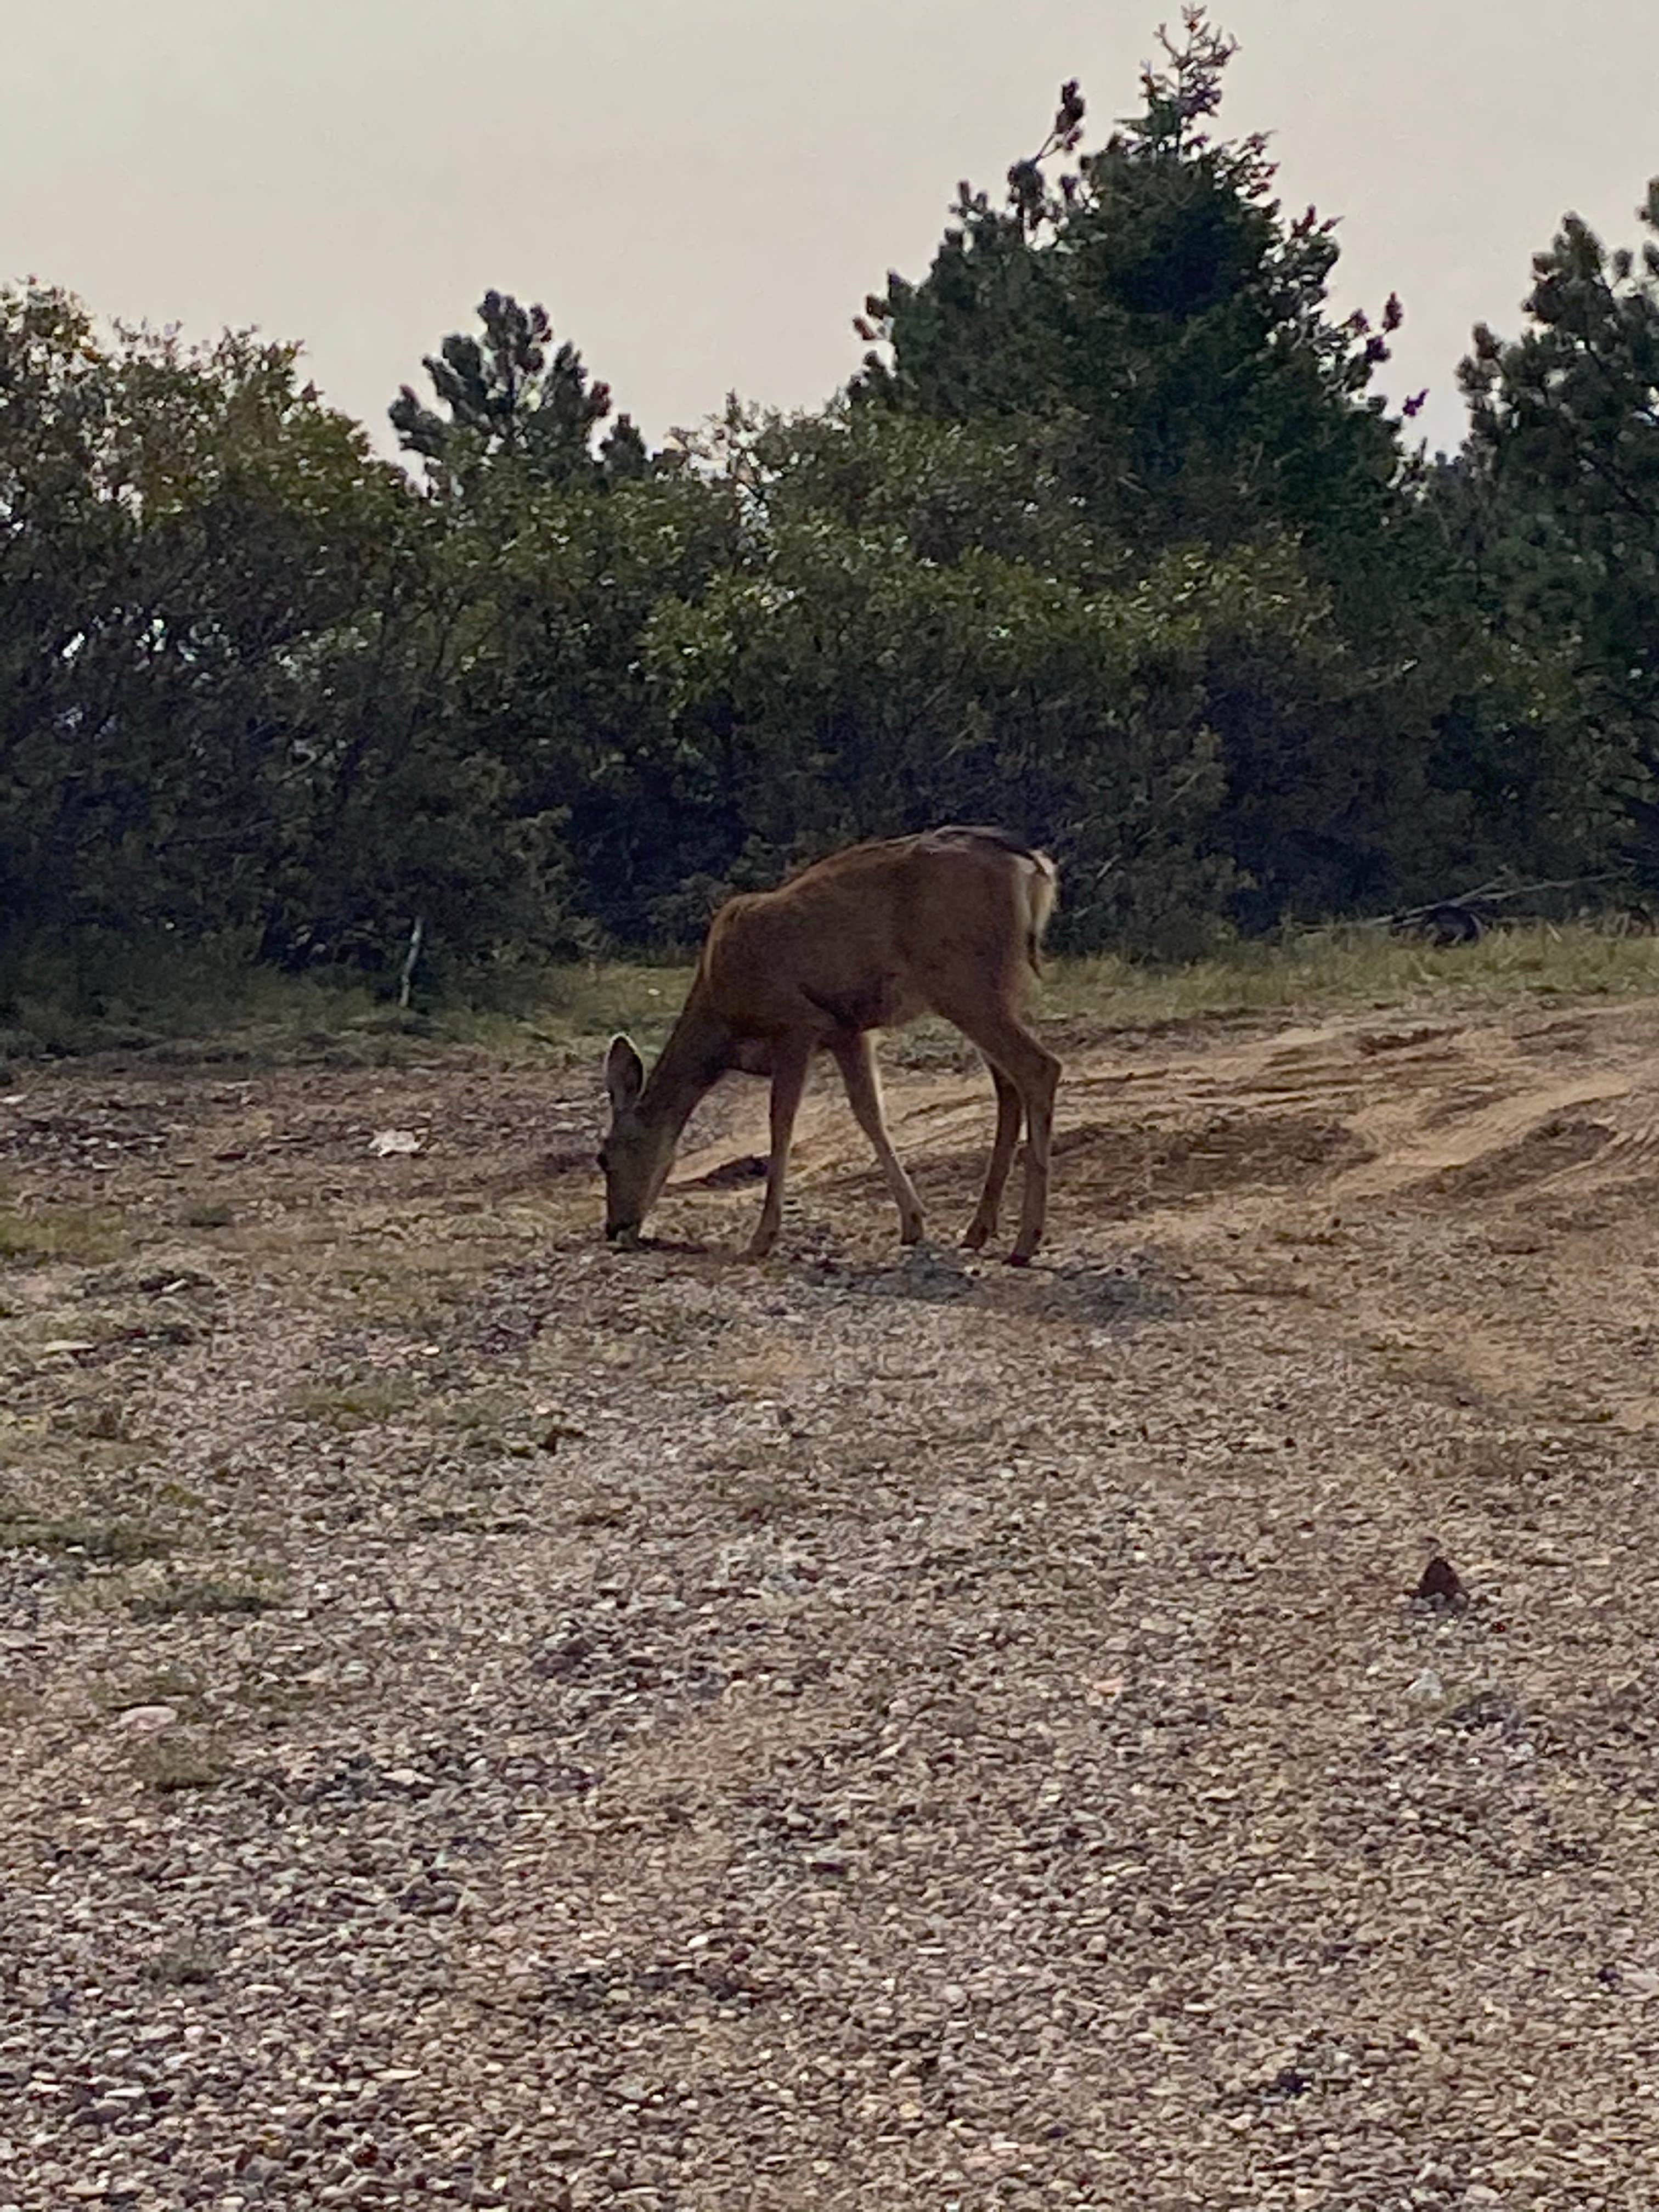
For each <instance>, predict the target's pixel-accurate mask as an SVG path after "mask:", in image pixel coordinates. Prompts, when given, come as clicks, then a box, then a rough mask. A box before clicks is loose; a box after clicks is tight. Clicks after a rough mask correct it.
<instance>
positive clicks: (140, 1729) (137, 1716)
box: [115, 1705, 179, 1735]
mask: <svg viewBox="0 0 1659 2212" xmlns="http://www.w3.org/2000/svg"><path fill="white" fill-rule="evenodd" d="M178 1717H179V1714H178V1711H177V1708H176V1707H174V1706H173V1705H129V1706H128V1707H127V1709H126V1711H125V1712H124V1713H122V1714H120V1715H119V1716H118V1717H117V1720H116V1723H115V1725H116V1727H117V1728H119V1729H127V1730H128V1731H129V1732H130V1733H131V1734H132V1735H158V1734H159V1733H160V1731H161V1729H167V1728H171V1727H172V1726H173V1723H174V1722H175V1721H176V1720H177V1719H178Z"/></svg>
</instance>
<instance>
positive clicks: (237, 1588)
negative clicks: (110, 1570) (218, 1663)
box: [127, 1579, 281, 1620]
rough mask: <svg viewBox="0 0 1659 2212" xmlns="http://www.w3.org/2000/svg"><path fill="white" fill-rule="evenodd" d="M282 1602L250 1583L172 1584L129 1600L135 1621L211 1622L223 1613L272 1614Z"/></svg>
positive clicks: (208, 1582)
mask: <svg viewBox="0 0 1659 2212" xmlns="http://www.w3.org/2000/svg"><path fill="white" fill-rule="evenodd" d="M280 1603H281V1600H280V1599H279V1598H277V1597H276V1596H275V1595H272V1593H271V1592H270V1590H268V1589H258V1588H256V1587H255V1586H254V1585H253V1584H252V1583H228V1582H219V1581H216V1580H213V1579H209V1580H207V1581H205V1582H178V1583H173V1582H170V1583H165V1584H164V1585H163V1586H162V1588H161V1589H154V1590H144V1591H143V1592H141V1593H140V1595H137V1597H130V1598H129V1599H128V1600H127V1611H128V1612H129V1613H131V1615H132V1618H133V1619H134V1620H215V1619H217V1618H219V1617H221V1616H222V1615H224V1614H234V1613H247V1614H252V1613H269V1612H270V1611H271V1609H272V1608H273V1607H275V1606H276V1605H278V1604H280Z"/></svg>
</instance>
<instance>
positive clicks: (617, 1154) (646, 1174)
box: [599, 1036, 678, 1243]
mask: <svg viewBox="0 0 1659 2212" xmlns="http://www.w3.org/2000/svg"><path fill="white" fill-rule="evenodd" d="M644 1090H645V1063H644V1061H643V1060H641V1058H640V1056H639V1054H638V1053H637V1052H636V1051H635V1049H634V1047H633V1046H632V1044H630V1043H629V1040H628V1039H627V1038H626V1037H625V1036H615V1037H612V1038H611V1049H610V1051H609V1052H608V1053H606V1054H605V1091H606V1093H607V1094H608V1096H609V1097H610V1100H611V1126H610V1127H609V1128H608V1129H607V1130H606V1131H605V1142H604V1143H603V1144H602V1145H601V1146H599V1165H600V1167H601V1168H603V1169H604V1170H605V1235H606V1237H608V1238H610V1239H611V1242H612V1243H615V1242H617V1240H618V1239H621V1240H622V1241H623V1242H624V1243H633V1242H634V1241H635V1239H636V1238H637V1237H638V1236H639V1233H640V1231H641V1228H642V1227H643V1226H644V1223H645V1217H646V1215H647V1213H649V1212H650V1211H651V1209H652V1207H653V1206H654V1205H655V1204H656V1202H657V1199H658V1196H659V1193H660V1192H661V1189H662V1187H663V1184H664V1183H665V1182H666V1181H667V1179H668V1170H669V1168H670V1167H671V1165H672V1164H673V1158H674V1140H675V1138H676V1137H677V1135H678V1130H677V1129H676V1128H675V1127H674V1125H673V1123H672V1122H671V1121H663V1120H656V1119H653V1118H652V1117H651V1116H650V1115H647V1114H646V1113H644V1112H642V1111H641V1097H642V1094H643V1092H644Z"/></svg>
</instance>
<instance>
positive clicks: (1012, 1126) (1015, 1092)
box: [962, 1060, 1025, 1252]
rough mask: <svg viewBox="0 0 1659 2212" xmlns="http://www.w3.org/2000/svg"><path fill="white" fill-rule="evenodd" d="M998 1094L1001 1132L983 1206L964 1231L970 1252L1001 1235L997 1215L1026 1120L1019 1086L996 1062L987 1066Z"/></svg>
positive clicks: (994, 1146) (987, 1175)
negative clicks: (1022, 1125) (1022, 1122)
mask: <svg viewBox="0 0 1659 2212" xmlns="http://www.w3.org/2000/svg"><path fill="white" fill-rule="evenodd" d="M985 1065H986V1066H987V1069H988V1070H989V1071H990V1076H991V1080H992V1082H993V1083H994V1084H995V1085H996V1091H997V1133H996V1136H995V1138H994V1139H993V1142H992V1145H991V1158H990V1161H989V1163H988V1164H987V1167H986V1170H985V1188H984V1189H983V1190H981V1193H980V1194H979V1204H978V1205H977V1206H975V1208H974V1218H973V1219H972V1220H971V1221H970V1222H969V1224H968V1226H967V1227H966V1229H964V1230H963V1232H962V1241H963V1243H964V1244H965V1245H966V1246H967V1248H968V1249H969V1251H970V1252H977V1251H978V1250H979V1249H980V1248H981V1245H983V1244H985V1243H987V1242H988V1240H989V1239H990V1238H991V1237H994V1236H995V1235H996V1233H997V1215H998V1213H999V1212H1000V1210H1001V1206H1002V1194H1003V1191H1004V1189H1005V1188H1006V1185H1007V1182H1008V1170H1009V1169H1010V1168H1011V1167H1012V1165H1013V1159H1014V1148H1015V1146H1017V1145H1018V1142H1019V1125H1020V1123H1021V1121H1023V1120H1024V1113H1025V1107H1024V1101H1023V1100H1022V1098H1021V1097H1020V1095H1019V1085H1018V1084H1017V1083H1015V1082H1014V1081H1013V1079H1012V1077H1010V1076H1006V1075H1005V1074H1004V1073H1003V1072H1002V1070H1001V1069H1000V1067H999V1066H997V1064H996V1062H995V1061H994V1060H987V1061H986V1063H985Z"/></svg>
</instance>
